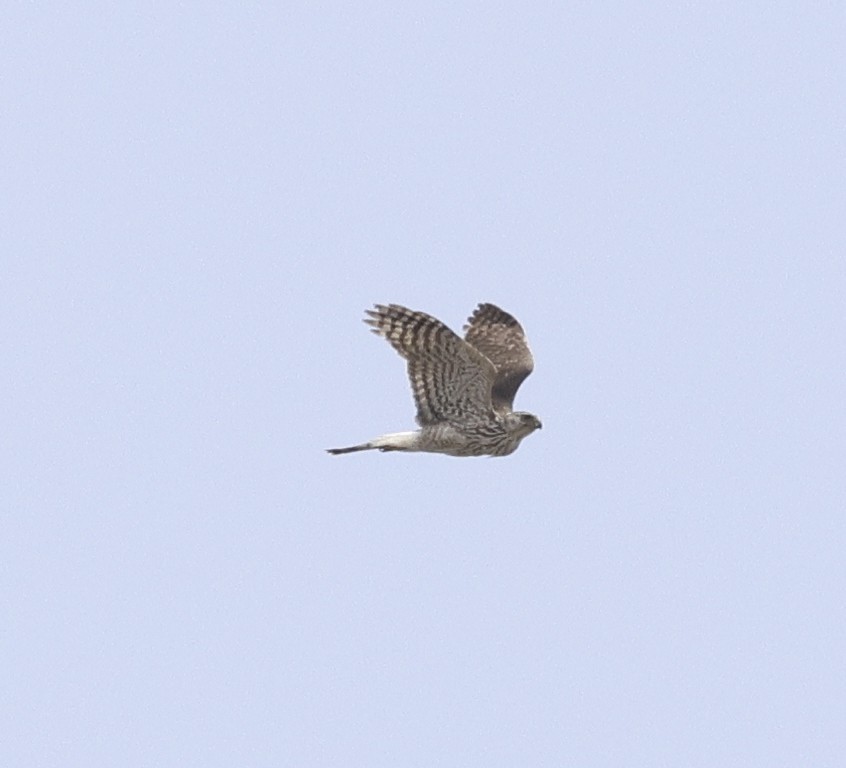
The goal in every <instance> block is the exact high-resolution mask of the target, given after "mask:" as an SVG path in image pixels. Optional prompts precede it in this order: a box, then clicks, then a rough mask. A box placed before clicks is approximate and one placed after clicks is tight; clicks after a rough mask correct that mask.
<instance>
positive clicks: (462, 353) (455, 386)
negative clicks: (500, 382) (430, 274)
mask: <svg viewBox="0 0 846 768" xmlns="http://www.w3.org/2000/svg"><path fill="white" fill-rule="evenodd" d="M367 314H368V315H369V316H370V317H369V318H367V319H365V321H364V322H365V323H367V324H369V325H371V326H373V333H376V334H378V335H380V336H384V337H385V338H386V339H387V340H388V342H389V343H390V344H391V346H392V347H393V348H394V349H395V350H396V351H397V352H399V353H400V355H402V356H403V357H404V358H405V359H406V360H407V361H408V378H409V380H410V381H411V390H412V392H413V393H414V402H415V403H416V405H417V422H418V424H420V426H426V425H427V424H437V423H441V422H449V423H451V424H457V425H461V424H470V423H475V422H478V421H480V420H490V419H491V418H492V417H493V406H492V403H491V387H492V385H493V381H494V377H495V375H496V371H495V370H494V367H493V365H492V364H491V362H490V361H489V360H488V359H487V358H486V357H485V356H484V355H481V354H480V353H479V352H478V350H476V349H475V348H474V347H472V346H471V345H470V344H468V343H467V342H465V341H464V339H462V338H461V337H460V336H458V335H457V334H455V333H453V331H451V330H450V329H449V328H448V327H447V326H446V325H444V324H443V323H442V322H441V321H440V320H437V319H436V318H434V317H432V316H431V315H427V314H425V313H424V312H415V311H413V310H410V309H406V308H405V307H401V306H400V305H398V304H389V305H388V306H384V305H381V304H377V305H376V309H374V310H367Z"/></svg>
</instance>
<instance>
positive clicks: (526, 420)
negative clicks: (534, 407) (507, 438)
mask: <svg viewBox="0 0 846 768" xmlns="http://www.w3.org/2000/svg"><path fill="white" fill-rule="evenodd" d="M505 424H506V426H507V427H508V430H509V431H510V432H513V433H514V434H515V435H519V436H520V437H526V435H531V434H532V432H534V431H535V430H536V429H541V428H542V427H543V424H541V421H540V419H539V418H538V417H537V416H535V415H534V414H533V413H526V412H525V411H514V412H513V413H509V414H508V415H506V417H505Z"/></svg>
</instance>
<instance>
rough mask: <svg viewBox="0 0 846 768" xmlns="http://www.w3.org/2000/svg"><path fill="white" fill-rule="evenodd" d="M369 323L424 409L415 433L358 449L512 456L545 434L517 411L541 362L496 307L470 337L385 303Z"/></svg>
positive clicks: (482, 314) (474, 323)
mask: <svg viewBox="0 0 846 768" xmlns="http://www.w3.org/2000/svg"><path fill="white" fill-rule="evenodd" d="M367 315H368V317H367V318H366V319H365V320H364V322H365V323H367V324H368V325H371V326H372V331H373V333H375V334H378V335H379V336H383V337H384V338H385V339H387V340H388V342H389V343H390V345H391V346H392V347H393V348H394V349H395V350H396V351H397V352H399V353H400V355H402V357H404V358H405V359H406V361H407V362H408V378H409V379H410V380H411V389H412V392H413V393H414V402H415V404H416V405H417V423H418V424H419V425H420V429H419V430H417V431H415V432H396V433H393V434H389V435H382V436H381V437H377V438H375V439H373V440H371V441H369V442H367V443H362V444H361V445H353V446H350V447H349V448H330V449H329V453H331V454H334V455H338V454H341V453H353V452H354V451H368V450H374V449H377V448H378V449H379V450H380V451H425V452H428V453H445V454H447V455H449V456H507V455H508V454H509V453H513V452H514V451H516V450H517V447H518V446H519V445H520V441H521V440H522V439H523V438H524V437H526V436H527V435H530V434H531V433H532V432H534V431H535V430H536V429H540V428H541V423H540V420H539V419H538V417H537V416H534V415H533V414H531V413H524V412H522V411H514V410H512V404H513V402H514V395H515V394H516V393H517V389H518V387H519V386H520V384H522V383H523V381H524V379H525V378H526V377H527V376H528V375H529V374H530V373H531V372H532V368H533V367H534V361H533V360H532V353H531V351H530V350H529V345H528V344H527V342H526V336H525V334H524V333H523V329H522V328H521V327H520V323H518V322H517V321H516V320H515V319H514V318H513V317H512V316H511V315H509V314H508V313H507V312H503V311H502V310H501V309H500V308H499V307H496V306H494V305H493V304H479V306H478V307H477V308H476V311H475V312H474V313H473V314H472V315H471V316H470V317H469V318H468V320H467V325H465V326H464V331H465V334H464V338H463V339H462V338H461V337H460V336H458V335H457V334H456V333H454V332H453V331H451V330H450V329H449V328H448V327H447V326H446V325H444V324H443V323H442V322H441V321H440V320H437V319H435V318H434V317H432V316H430V315H427V314H425V313H424V312H415V311H413V310H410V309H406V308H405V307H402V306H400V305H399V304H388V305H387V306H384V305H382V304H377V305H376V308H375V309H372V310H367Z"/></svg>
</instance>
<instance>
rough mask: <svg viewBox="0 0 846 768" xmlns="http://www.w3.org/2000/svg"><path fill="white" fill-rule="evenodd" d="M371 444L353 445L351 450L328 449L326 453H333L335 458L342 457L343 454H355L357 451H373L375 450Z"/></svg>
mask: <svg viewBox="0 0 846 768" xmlns="http://www.w3.org/2000/svg"><path fill="white" fill-rule="evenodd" d="M375 447H376V446H375V445H372V444H371V443H362V444H361V445H351V446H350V447H349V448H327V449H326V453H331V454H332V455H333V456H340V455H341V454H342V453H355V452H356V451H371V450H373V449H374V448H375Z"/></svg>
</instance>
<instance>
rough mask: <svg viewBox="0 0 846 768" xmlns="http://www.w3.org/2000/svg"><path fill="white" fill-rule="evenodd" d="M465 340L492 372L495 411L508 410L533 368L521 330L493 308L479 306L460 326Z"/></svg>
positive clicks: (498, 309)
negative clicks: (490, 366)
mask: <svg viewBox="0 0 846 768" xmlns="http://www.w3.org/2000/svg"><path fill="white" fill-rule="evenodd" d="M464 330H465V331H466V333H465V334H464V338H465V340H466V341H467V342H468V343H469V344H472V345H473V346H474V347H475V348H476V349H478V350H479V352H481V353H482V354H483V355H484V356H485V357H487V358H488V360H490V361H491V362H492V363H493V365H494V368H496V378H495V379H494V384H493V389H492V392H491V397H492V400H493V405H494V408H496V409H497V410H509V411H510V410H511V409H512V408H513V404H514V395H515V394H517V390H518V389H519V387H520V385H521V384H522V383H523V381H524V380H525V379H526V377H527V376H528V375H529V374H530V373H531V372H532V369H533V368H534V360H533V358H532V353H531V351H530V350H529V345H528V343H527V342H526V335H525V333H523V329H522V328H521V327H520V323H518V322H517V321H516V320H515V319H514V318H513V317H512V316H511V315H509V314H508V313H507V312H503V311H502V310H501V309H500V308H499V307H496V306H494V305H493V304H479V306H478V307H477V308H476V311H475V312H474V313H473V314H472V315H471V316H470V317H469V318H468V319H467V325H465V326H464Z"/></svg>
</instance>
